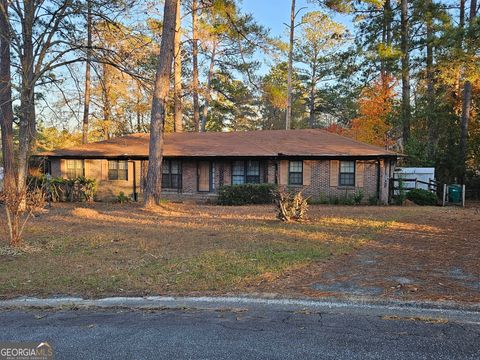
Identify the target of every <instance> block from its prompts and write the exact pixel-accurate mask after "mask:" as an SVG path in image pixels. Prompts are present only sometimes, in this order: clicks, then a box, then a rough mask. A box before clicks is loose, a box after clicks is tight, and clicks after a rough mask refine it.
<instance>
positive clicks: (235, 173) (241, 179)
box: [232, 161, 245, 185]
mask: <svg viewBox="0 0 480 360" xmlns="http://www.w3.org/2000/svg"><path fill="white" fill-rule="evenodd" d="M244 183H245V163H244V162H243V161H234V162H233V166H232V185H239V184H244Z"/></svg>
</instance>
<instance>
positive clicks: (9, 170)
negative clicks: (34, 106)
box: [0, 0, 23, 246]
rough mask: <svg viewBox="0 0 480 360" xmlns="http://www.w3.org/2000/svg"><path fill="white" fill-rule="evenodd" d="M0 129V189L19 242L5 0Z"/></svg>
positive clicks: (4, 5)
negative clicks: (0, 172) (0, 164)
mask: <svg viewBox="0 0 480 360" xmlns="http://www.w3.org/2000/svg"><path fill="white" fill-rule="evenodd" d="M0 7H1V9H2V10H3V11H2V10H0V129H1V135H2V159H3V170H4V173H3V175H4V178H3V180H4V181H3V192H4V194H5V212H6V218H7V226H8V235H9V238H10V245H12V246H18V245H20V244H21V237H20V215H21V208H20V207H21V206H22V202H21V201H19V200H21V199H22V195H23V194H20V193H19V191H18V186H17V173H16V171H15V155H14V153H15V150H14V143H13V107H12V82H11V70H10V66H11V62H10V43H11V34H10V31H9V28H10V24H9V18H8V0H0Z"/></svg>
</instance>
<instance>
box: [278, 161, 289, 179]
mask: <svg viewBox="0 0 480 360" xmlns="http://www.w3.org/2000/svg"><path fill="white" fill-rule="evenodd" d="M279 183H280V185H288V160H280V181H279Z"/></svg>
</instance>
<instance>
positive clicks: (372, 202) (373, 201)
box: [368, 195, 378, 205]
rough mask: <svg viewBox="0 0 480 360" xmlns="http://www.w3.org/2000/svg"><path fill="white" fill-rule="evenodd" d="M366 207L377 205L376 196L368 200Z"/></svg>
mask: <svg viewBox="0 0 480 360" xmlns="http://www.w3.org/2000/svg"><path fill="white" fill-rule="evenodd" d="M368 205H378V197H377V195H372V196H370V197H369V198H368Z"/></svg>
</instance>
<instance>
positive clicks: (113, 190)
mask: <svg viewBox="0 0 480 360" xmlns="http://www.w3.org/2000/svg"><path fill="white" fill-rule="evenodd" d="M62 161H63V160H58V159H52V161H51V164H52V166H51V168H52V175H53V176H63V177H64V176H65V174H64V172H65V170H64V165H63V164H62ZM362 162H363V169H364V170H363V186H362V187H340V186H338V184H332V183H331V179H330V161H329V160H311V161H309V164H310V167H311V179H310V185H308V186H297V187H296V188H297V189H302V188H303V190H304V194H305V195H307V196H310V197H312V198H313V199H317V200H320V199H323V200H325V199H328V198H330V197H342V196H345V195H348V194H354V193H355V192H357V191H360V190H361V191H362V192H363V194H364V199H363V201H364V202H367V201H368V199H369V198H370V197H374V196H377V166H378V165H377V162H376V161H362ZM135 164H136V186H137V193H138V194H139V200H141V199H142V194H141V191H142V190H141V188H140V184H141V182H142V177H141V174H142V170H141V165H140V161H135ZM214 164H215V165H214V169H215V170H214V191H213V192H212V193H203V192H198V191H197V161H196V160H182V185H183V186H182V189H181V191H175V190H165V191H164V195H165V197H166V198H169V199H173V200H175V199H178V200H186V199H194V200H209V199H212V198H214V197H215V193H216V192H217V191H218V188H219V187H220V186H221V185H222V183H223V185H229V184H231V169H232V167H231V166H232V162H231V161H230V160H215V161H214ZM128 170H129V171H128V180H126V181H122V180H115V181H109V180H108V161H107V160H86V161H85V175H86V176H87V177H90V178H94V179H96V180H97V184H98V187H97V189H98V190H97V199H98V200H101V201H110V200H113V199H115V197H116V196H117V195H118V194H119V193H120V191H123V192H124V193H125V194H126V195H128V196H131V194H132V193H133V161H129V166H128ZM278 171H280V170H279V165H278V161H277V160H268V161H267V160H265V161H263V162H261V164H260V179H261V181H263V179H265V178H266V179H268V182H269V183H275V182H276V180H277V179H278V178H279V177H278V176H277V175H278V174H277V172H278ZM390 171H391V169H390V162H389V161H381V163H380V176H381V178H380V197H381V201H382V202H385V203H386V201H387V199H388V178H389V176H390Z"/></svg>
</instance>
